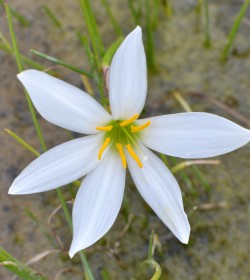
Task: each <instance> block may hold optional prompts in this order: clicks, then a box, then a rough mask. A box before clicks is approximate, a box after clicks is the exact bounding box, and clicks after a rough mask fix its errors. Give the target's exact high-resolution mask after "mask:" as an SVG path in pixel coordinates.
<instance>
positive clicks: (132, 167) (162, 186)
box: [127, 147, 190, 244]
mask: <svg viewBox="0 0 250 280" xmlns="http://www.w3.org/2000/svg"><path fill="white" fill-rule="evenodd" d="M141 150H142V153H143V154H144V161H143V168H139V167H138V165H137V164H136V162H135V161H134V160H133V159H132V158H131V157H130V156H127V161H128V167H129V171H130V173H131V176H132V178H133V180H134V182H135V185H136V187H137V189H138V190H139V192H140V194H141V195H142V197H143V198H144V199H145V200H146V202H147V203H148V204H149V206H150V207H151V208H152V209H153V210H154V211H155V213H156V214H157V216H158V217H159V218H160V219H161V220H162V221H163V223H164V224H165V225H166V226H167V227H168V228H169V229H170V230H171V231H172V233H173V234H174V235H175V236H176V237H177V238H178V239H179V240H180V241H181V242H182V243H185V244H187V243H188V239H189V234H190V226H189V223H188V219H187V216H186V214H185V211H184V209H183V202H182V196H181V191H180V188H179V186H178V183H177V181H176V180H175V178H174V176H173V175H172V174H171V172H170V171H169V170H168V168H167V167H166V165H165V164H164V163H163V162H162V161H161V160H160V159H159V158H158V157H157V156H156V155H154V154H153V153H152V152H151V151H150V150H148V149H147V148H146V147H141Z"/></svg>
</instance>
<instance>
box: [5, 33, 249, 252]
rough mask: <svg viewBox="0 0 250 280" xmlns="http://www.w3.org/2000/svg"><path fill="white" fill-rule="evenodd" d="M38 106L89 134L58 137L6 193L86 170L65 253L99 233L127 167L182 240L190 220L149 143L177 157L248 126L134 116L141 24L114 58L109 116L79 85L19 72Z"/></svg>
mask: <svg viewBox="0 0 250 280" xmlns="http://www.w3.org/2000/svg"><path fill="white" fill-rule="evenodd" d="M18 78H19V80H20V81H21V82H22V83H23V85H24V86H25V87H26V89H27V90H28V93H29V95H30V97H31V99H32V101H33V103H34V105H35V107H36V109H37V110H38V111H39V113H40V114H41V115H42V116H43V117H44V118H45V119H46V120H48V121H49V122H51V123H53V124H56V125H58V126H61V127H63V128H66V129H69V130H72V131H75V132H79V133H83V134H91V135H90V136H86V137H83V138H78V139H75V140H72V141H69V142H67V143H64V144H61V145H59V146H57V147H55V148H53V149H51V150H49V151H48V152H46V153H44V154H42V155H41V156H40V157H38V158H37V159H35V160H34V161H33V162H32V163H31V164H30V165H28V166H27V167H26V168H25V169H24V170H23V171H22V172H21V174H20V175H19V176H18V177H17V178H16V179H15V181H14V182H13V184H12V186H11V188H10V190H9V193H10V194H30V193H38V192H42V191H48V190H52V189H54V188H57V187H59V186H62V185H65V184H68V183H70V182H72V181H74V180H76V179H78V178H80V177H83V176H85V175H86V178H85V179H84V180H83V183H82V185H81V187H80V189H79V191H78V193H77V196H76V199H75V203H74V208H73V232H74V234H73V241H72V244H71V248H70V252H69V254H70V256H71V257H73V256H74V254H75V253H76V252H78V251H79V250H81V249H84V248H86V247H88V246H90V245H92V244H93V243H94V242H96V241H97V240H98V239H100V238H101V237H102V236H103V235H104V234H105V233H106V232H107V231H108V230H109V229H110V227H111V226H112V225H113V223H114V221H115V219H116V216H117V215H118V212H119V210H120V208H121V203H122V198H123V192H124V186H125V173H126V166H127V165H128V169H129V171H130V173H131V176H132V178H133V180H134V182H135V185H136V187H137V188H138V190H139V192H140V194H141V195H142V197H143V198H144V199H145V200H146V202H147V203H148V204H149V205H150V206H151V208H152V209H153V210H154V211H155V213H156V214H157V215H158V217H159V218H160V219H161V220H162V221H163V223H164V224H165V225H166V226H167V227H168V228H169V229H170V230H171V231H172V232H173V234H174V235H175V236H176V237H177V238H178V239H179V240H180V241H181V242H183V243H188V239H189V234H190V226H189V223H188V220H187V216H186V214H185V212H184V209H183V202H182V196H181V191H180V189H179V186H178V183H177V181H176V180H175V178H174V177H173V175H172V174H171V173H170V171H169V170H168V168H167V167H166V165H165V164H164V163H163V162H162V161H161V160H160V159H159V158H158V157H157V156H156V155H154V154H153V153H152V152H151V151H150V150H149V149H148V148H150V149H152V150H155V151H157V152H160V153H164V154H166V155H171V156H177V157H180V158H207V157H213V156H217V155H220V154H224V153H227V152H230V151H232V150H235V149H237V148H239V147H241V146H243V145H244V144H246V143H248V142H249V140H250V131H249V130H247V129H245V128H242V127H240V126H238V125H237V124H235V123H233V122H231V121H229V120H226V119H224V118H222V117H219V116H216V115H212V114H207V113H181V114H173V115H164V116H158V117H152V118H148V119H141V120H138V117H139V114H140V113H141V111H142V108H143V106H144V103H145V98H146V92H147V73H146V59H145V53H144V48H143V43H142V34H141V28H140V27H137V28H136V29H135V30H134V31H133V32H131V33H130V34H129V35H128V36H127V37H126V39H125V40H124V42H123V43H122V44H121V46H120V47H119V49H118V50H117V52H116V54H115V55H114V58H113V60H112V64H111V68H110V80H109V87H110V88H109V98H110V106H111V112H112V115H110V114H109V113H108V112H106V111H105V110H104V108H103V107H102V106H101V105H100V104H99V103H97V102H96V101H95V100H94V99H93V98H92V97H90V96H89V95H88V94H87V93H85V92H83V91H82V90H80V89H78V88H75V87H73V86H72V85H69V84H67V83H65V82H63V81H61V80H59V79H56V78H54V77H52V76H49V75H47V74H45V73H43V72H40V71H36V70H27V71H24V72H22V73H21V74H19V75H18Z"/></svg>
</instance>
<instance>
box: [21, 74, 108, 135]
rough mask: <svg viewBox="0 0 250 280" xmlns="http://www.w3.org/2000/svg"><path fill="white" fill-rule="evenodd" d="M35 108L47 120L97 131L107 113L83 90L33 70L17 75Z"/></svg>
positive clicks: (68, 127)
mask: <svg viewBox="0 0 250 280" xmlns="http://www.w3.org/2000/svg"><path fill="white" fill-rule="evenodd" d="M17 77H18V79H19V80H20V81H21V82H22V84H23V85H24V86H25V88H26V89H27V91H28V94H29V96H30V97H31V100H32V102H33V103H34V105H35V107H36V109H37V110H38V112H39V113H40V114H41V115H42V116H43V117H44V118H45V119H46V120H47V121H49V122H51V123H53V124H56V125H58V126H61V127H63V128H66V129H69V130H72V131H75V132H79V133H84V134H93V133H97V131H96V129H95V128H96V126H100V125H105V124H106V123H108V122H109V121H110V120H111V116H110V115H109V114H108V113H107V112H106V111H105V110H104V108H103V107H102V106H101V105H100V104H99V103H98V102H96V101H95V100H94V99H93V98H92V97H91V96H89V95H88V94H87V93H85V92H84V91H82V90H80V89H78V88H76V87H74V86H72V85H70V84H68V83H66V82H64V81H62V80H59V79H57V78H55V77H52V76H50V75H48V74H46V73H44V72H41V71H37V70H26V71H24V72H22V73H20V74H19V75H17Z"/></svg>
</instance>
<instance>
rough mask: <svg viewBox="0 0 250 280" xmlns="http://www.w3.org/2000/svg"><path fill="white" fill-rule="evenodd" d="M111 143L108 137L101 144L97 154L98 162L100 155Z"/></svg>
mask: <svg viewBox="0 0 250 280" xmlns="http://www.w3.org/2000/svg"><path fill="white" fill-rule="evenodd" d="M110 141H111V138H110V137H107V138H106V139H105V141H104V143H103V144H102V146H101V148H100V150H99V153H98V159H99V160H100V159H101V158H102V154H103V152H104V150H105V149H106V148H107V146H108V144H109V142H110Z"/></svg>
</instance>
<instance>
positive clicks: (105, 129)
mask: <svg viewBox="0 0 250 280" xmlns="http://www.w3.org/2000/svg"><path fill="white" fill-rule="evenodd" d="M112 128H113V125H107V126H97V127H96V128H95V129H96V130H102V131H111V130H112Z"/></svg>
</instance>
